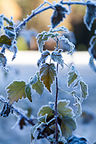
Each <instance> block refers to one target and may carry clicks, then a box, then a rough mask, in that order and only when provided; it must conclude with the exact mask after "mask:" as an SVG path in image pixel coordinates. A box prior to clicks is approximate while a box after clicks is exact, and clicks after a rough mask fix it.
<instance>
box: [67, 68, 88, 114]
mask: <svg viewBox="0 0 96 144" xmlns="http://www.w3.org/2000/svg"><path fill="white" fill-rule="evenodd" d="M68 87H70V88H72V91H71V92H70V93H71V95H72V96H73V97H74V99H75V103H74V105H75V106H76V107H77V111H76V117H77V116H80V115H81V113H82V106H81V103H82V102H83V100H84V99H86V98H87V96H88V86H87V84H86V83H85V82H84V81H83V80H82V78H81V77H80V75H79V73H78V72H77V70H76V69H75V67H74V66H72V67H71V69H70V72H69V73H68Z"/></svg>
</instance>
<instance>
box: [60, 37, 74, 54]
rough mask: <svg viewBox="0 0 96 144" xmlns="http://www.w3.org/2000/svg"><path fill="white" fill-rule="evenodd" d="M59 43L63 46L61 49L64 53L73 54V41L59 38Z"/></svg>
mask: <svg viewBox="0 0 96 144" xmlns="http://www.w3.org/2000/svg"><path fill="white" fill-rule="evenodd" d="M59 41H60V43H61V44H62V47H61V48H62V50H63V51H67V52H68V54H73V52H74V49H75V45H74V44H73V43H72V42H71V41H69V39H68V38H66V37H65V36H61V37H60V38H59Z"/></svg>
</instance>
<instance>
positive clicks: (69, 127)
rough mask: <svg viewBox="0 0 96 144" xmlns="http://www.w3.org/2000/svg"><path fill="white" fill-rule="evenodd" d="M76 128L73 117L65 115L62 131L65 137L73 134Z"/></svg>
mask: <svg viewBox="0 0 96 144" xmlns="http://www.w3.org/2000/svg"><path fill="white" fill-rule="evenodd" d="M75 129H76V122H75V120H74V119H73V118H71V117H67V116H65V117H63V118H62V121H61V131H62V135H63V136H64V137H65V138H68V137H69V136H72V132H73V131H74V130H75Z"/></svg>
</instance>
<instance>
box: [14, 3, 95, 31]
mask: <svg viewBox="0 0 96 144" xmlns="http://www.w3.org/2000/svg"><path fill="white" fill-rule="evenodd" d="M60 3H61V4H62V5H68V6H70V5H83V6H86V5H94V3H93V2H77V1H72V2H71V1H69V2H68V1H67V2H63V1H61V2H60ZM39 7H40V6H39ZM39 7H38V8H37V9H36V10H38V9H39ZM48 9H53V10H54V9H55V8H54V6H53V5H49V6H47V7H44V8H42V9H40V10H38V11H35V10H34V11H33V12H32V13H31V14H30V15H29V16H28V17H27V18H26V19H24V20H23V21H22V22H21V23H20V24H19V25H17V27H16V29H15V30H16V33H18V31H19V30H20V29H21V28H22V27H23V26H25V25H26V23H27V22H28V21H29V20H31V19H32V18H33V17H34V16H36V15H37V14H40V13H42V12H44V11H46V10H48Z"/></svg>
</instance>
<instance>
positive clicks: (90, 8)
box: [84, 1, 96, 30]
mask: <svg viewBox="0 0 96 144" xmlns="http://www.w3.org/2000/svg"><path fill="white" fill-rule="evenodd" d="M87 3H89V4H90V5H89V4H88V5H87V8H86V14H85V17H84V23H85V25H86V27H87V28H88V30H91V27H92V24H93V22H94V20H95V19H96V3H95V2H92V1H88V2H87ZM92 4H93V5H92Z"/></svg>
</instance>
